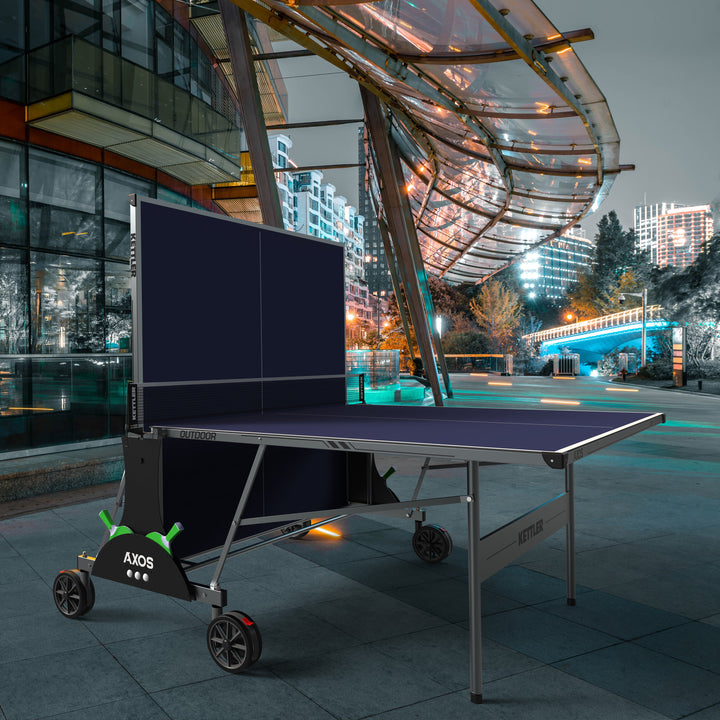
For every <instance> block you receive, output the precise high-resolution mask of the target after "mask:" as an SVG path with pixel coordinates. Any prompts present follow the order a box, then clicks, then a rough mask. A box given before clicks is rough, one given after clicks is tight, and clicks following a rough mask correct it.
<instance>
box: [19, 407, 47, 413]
mask: <svg viewBox="0 0 720 720" xmlns="http://www.w3.org/2000/svg"><path fill="white" fill-rule="evenodd" d="M8 410H45V411H46V412H54V410H55V408H42V407H9V408H8Z"/></svg>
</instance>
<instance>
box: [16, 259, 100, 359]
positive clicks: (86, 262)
mask: <svg viewBox="0 0 720 720" xmlns="http://www.w3.org/2000/svg"><path fill="white" fill-rule="evenodd" d="M100 265H101V263H100V261H98V260H91V259H87V258H77V257H69V256H66V255H55V254H50V253H43V252H33V253H31V254H30V301H31V308H30V314H31V318H32V327H33V338H32V347H31V352H33V353H42V354H46V353H95V352H102V351H103V350H104V349H105V348H104V339H103V337H104V332H103V330H104V328H103V313H102V308H101V304H100V299H101V297H102V288H103V280H102V275H101V272H100Z"/></svg>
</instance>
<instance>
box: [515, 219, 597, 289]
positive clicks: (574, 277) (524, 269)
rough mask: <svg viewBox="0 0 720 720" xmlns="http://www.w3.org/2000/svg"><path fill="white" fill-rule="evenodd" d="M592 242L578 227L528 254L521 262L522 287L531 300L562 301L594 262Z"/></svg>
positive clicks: (520, 276) (520, 278) (520, 277)
mask: <svg viewBox="0 0 720 720" xmlns="http://www.w3.org/2000/svg"><path fill="white" fill-rule="evenodd" d="M592 251H593V241H592V240H589V239H587V238H586V237H585V232H584V230H582V229H581V228H580V227H579V226H576V227H574V228H571V230H570V231H569V232H568V233H566V234H565V235H563V236H561V237H558V238H554V239H552V240H550V241H548V242H546V243H544V244H543V245H540V246H539V247H537V248H535V249H534V250H532V251H530V252H529V253H527V254H526V255H525V257H524V259H523V260H522V261H521V262H520V265H519V271H518V272H519V280H520V287H521V289H522V291H523V293H524V295H525V297H527V298H528V299H530V300H533V299H540V298H547V299H553V300H559V299H561V298H563V297H565V295H566V294H567V292H568V290H571V289H572V288H573V287H574V286H575V285H576V284H577V281H578V277H579V276H580V275H581V274H582V273H583V272H585V271H586V270H587V269H588V268H589V267H590V263H591V261H592Z"/></svg>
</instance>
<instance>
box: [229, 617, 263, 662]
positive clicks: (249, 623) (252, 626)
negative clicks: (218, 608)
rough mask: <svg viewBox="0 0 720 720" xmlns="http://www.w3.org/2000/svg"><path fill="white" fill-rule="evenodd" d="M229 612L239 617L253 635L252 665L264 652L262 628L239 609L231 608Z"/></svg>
mask: <svg viewBox="0 0 720 720" xmlns="http://www.w3.org/2000/svg"><path fill="white" fill-rule="evenodd" d="M227 614H228V615H234V616H235V617H236V618H238V619H239V620H240V622H242V624H243V625H244V626H245V628H246V629H247V630H248V631H249V632H250V634H251V635H252V636H253V653H252V658H251V660H250V665H253V664H254V663H256V662H257V661H258V659H259V658H260V655H261V653H262V636H261V635H260V629H259V628H258V626H257V623H255V622H253V619H252V618H251V617H250V616H249V615H246V614H245V613H243V612H240V611H239V610H231V611H230V612H228V613H227Z"/></svg>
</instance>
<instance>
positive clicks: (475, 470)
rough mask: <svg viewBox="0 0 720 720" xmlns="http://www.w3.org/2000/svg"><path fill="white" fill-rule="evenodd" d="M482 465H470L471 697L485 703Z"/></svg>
mask: <svg viewBox="0 0 720 720" xmlns="http://www.w3.org/2000/svg"><path fill="white" fill-rule="evenodd" d="M479 475H480V471H479V467H478V463H477V461H474V460H473V461H470V462H468V464H467V494H468V497H470V498H472V502H469V503H468V588H469V602H470V608H469V609H470V613H469V617H470V700H472V702H474V703H481V702H482V617H481V613H480V589H481V586H482V572H481V567H480V552H479V545H480V503H479V502H478V497H479V492H478V491H479Z"/></svg>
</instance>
